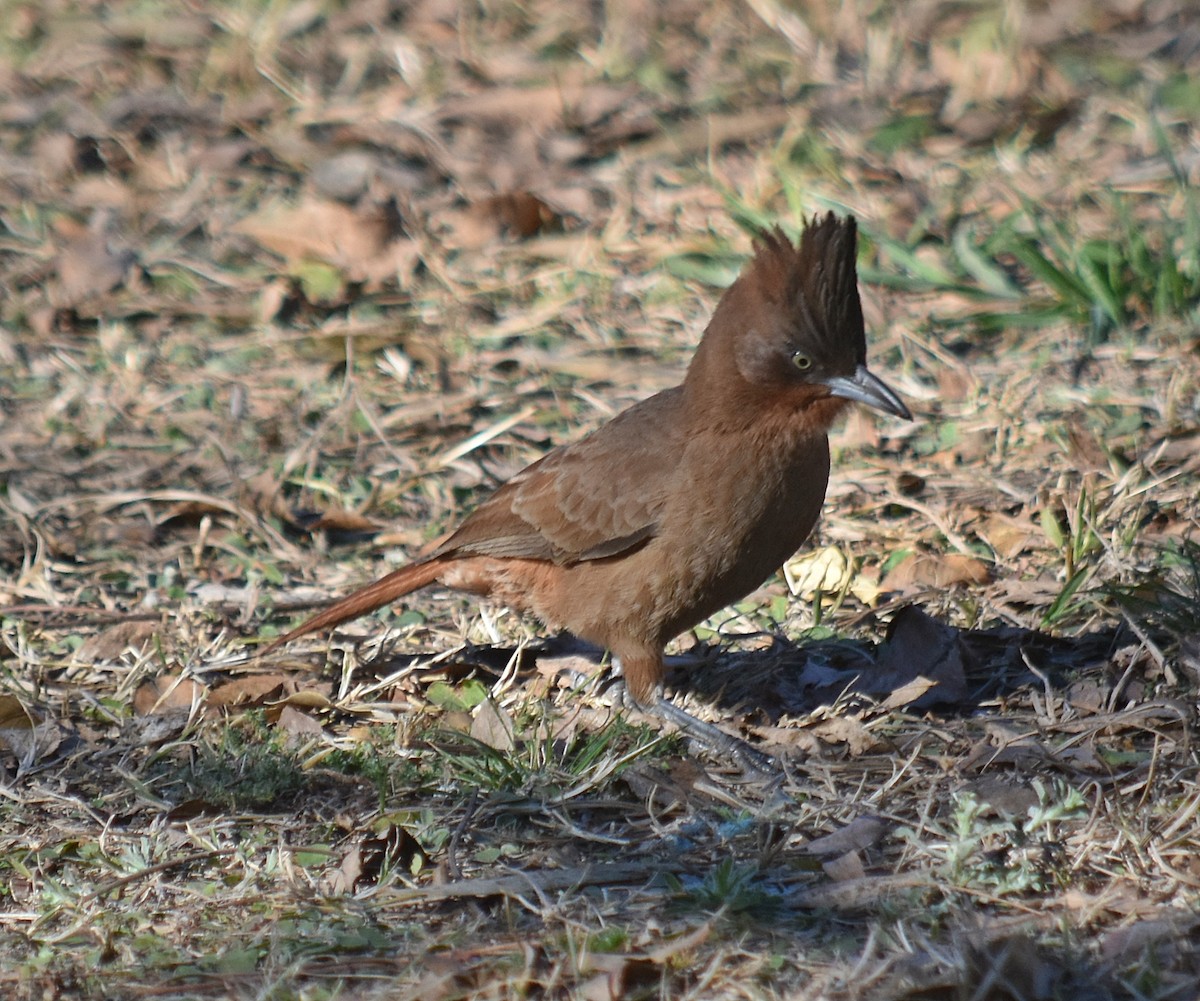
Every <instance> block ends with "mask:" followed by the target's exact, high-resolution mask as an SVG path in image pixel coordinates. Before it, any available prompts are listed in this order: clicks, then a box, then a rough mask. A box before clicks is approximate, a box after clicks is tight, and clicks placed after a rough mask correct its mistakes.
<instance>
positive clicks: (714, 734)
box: [609, 679, 780, 778]
mask: <svg viewBox="0 0 1200 1001" xmlns="http://www.w3.org/2000/svg"><path fill="white" fill-rule="evenodd" d="M609 691H610V692H611V693H613V694H614V695H616V696H617V698H616V699H615V701H616V702H618V703H624V705H625V706H626V707H627V708H630V709H638V710H640V711H641V712H645V713H650V714H651V715H654V716H657V717H658V718H659V719H660V720H663V721H665V722H667V723H670V724H671V725H672V726H675V727H677V728H678V729H679V730H681V731H683V733H684V734H685V735H686V736H687V737H690V738H691V739H692V740H694V741H695V742H696V743H697V744H699V745H700V746H701V747H704V748H705V749H706V750H708V751H710V752H712V753H713V754H715V755H716V756H717V757H719V758H723V759H725V760H728V759H730V758H732V759H733V760H734V761H736V762H737V764H738V766H739V767H740V768H741V769H742V771H743V772H746V773H747V774H749V775H754V776H757V777H761V778H776V777H778V776H779V775H780V765H779V762H778V761H777V760H776V759H775V758H773V757H771V756H770V755H769V754H763V752H762V751H759V750H756V749H755V748H753V747H751V746H750V745H749V744H748V743H746V741H744V740H742V739H741V738H740V737H735V736H734V735H733V734H731V733H726V732H725V731H724V730H722V729H721V728H720V727H718V726H714V725H713V724H712V723H709V722H706V721H705V720H702V719H699V718H698V717H696V716H693V715H692V714H691V713H689V712H688V711H687V710H685V709H680V708H679V706H677V705H675V703H674V702H672V701H671V700H670V699H668V698H667V697H666V696H665V695H663V694H662V693H661V692H659V693H657V694H656V695H655V696H654V697H653V700H652V701H647V702H646V703H645V704H643V703H641V702H639V701H638V700H637V699H635V698H634V697H633V695H632V694H631V693H630V691H629V689H628V688H627V687H626V686H625V683H624V682H623V681H621V680H620V679H617V680H615V681H614V682H613V684H612V686H611V687H610V689H609Z"/></svg>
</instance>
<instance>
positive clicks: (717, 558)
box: [534, 441, 828, 648]
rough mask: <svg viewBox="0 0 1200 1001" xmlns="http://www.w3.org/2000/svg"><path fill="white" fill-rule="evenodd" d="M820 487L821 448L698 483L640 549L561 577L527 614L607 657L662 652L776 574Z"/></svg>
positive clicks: (804, 533) (813, 513) (824, 468)
mask: <svg viewBox="0 0 1200 1001" xmlns="http://www.w3.org/2000/svg"><path fill="white" fill-rule="evenodd" d="M821 444H822V445H823V444H824V442H823V441H822V442H821ZM827 482H828V453H827V451H825V449H824V448H822V449H820V450H818V451H817V452H816V454H810V455H809V456H807V457H806V460H805V461H804V462H803V463H794V464H788V465H787V466H784V467H782V468H776V469H774V470H769V471H767V472H766V473H764V471H763V470H762V469H759V470H757V471H756V474H755V475H754V476H750V475H747V476H729V475H721V476H716V477H714V478H712V479H710V480H709V481H708V482H705V481H704V480H703V479H701V478H697V479H696V480H695V481H694V482H692V483H691V484H689V490H688V491H686V492H681V493H680V494H679V498H680V499H679V501H678V502H677V503H676V504H675V505H674V507H673V508H672V509H669V510H668V511H667V512H665V514H664V518H663V522H662V524H661V526H660V530H659V532H658V533H657V534H656V535H655V536H654V537H653V538H651V539H650V540H649V541H648V542H647V543H646V544H645V545H643V546H642V547H641V548H640V549H637V550H636V551H634V552H628V553H624V554H621V555H618V556H613V557H609V558H607V559H603V560H588V561H584V562H580V563H577V564H574V565H571V566H566V567H562V568H559V569H560V571H561V572H560V573H559V574H556V575H555V578H556V579H555V580H554V581H553V583H552V586H550V587H548V588H547V590H546V591H545V592H544V593H543V595H541V596H539V601H538V602H536V604H537V605H539V606H540V607H537V608H535V609H534V611H535V612H537V614H538V615H539V616H541V617H542V618H543V619H546V620H547V621H551V622H554V623H555V624H557V625H561V626H563V627H564V628H566V629H569V630H570V631H571V632H573V633H575V634H576V635H579V636H582V637H583V638H585V639H588V640H591V641H592V642H596V643H600V644H603V645H605V646H607V647H610V648H612V647H614V646H618V647H619V645H620V640H621V639H622V638H633V637H637V638H638V639H641V640H648V641H650V642H652V643H658V644H662V643H665V642H666V641H667V640H669V639H670V638H672V637H673V636H676V635H678V634H679V633H681V632H683V631H684V630H685V629H689V628H691V627H692V626H694V625H696V624H697V623H699V622H702V621H703V620H704V619H706V618H708V617H709V616H710V615H712V614H713V613H715V612H717V611H719V610H720V609H722V608H724V607H725V606H726V605H729V604H731V603H732V602H735V601H737V600H738V599H740V598H743V597H745V596H746V595H747V594H749V593H750V592H751V591H753V590H754V589H755V588H757V587H758V586H760V585H761V584H762V583H763V581H764V580H766V579H767V577H769V576H770V575H771V574H772V573H774V572H775V571H776V570H778V569H779V568H780V567H781V566H782V565H783V563H784V561H785V560H787V558H788V557H789V556H791V555H792V554H793V553H794V552H795V551H796V550H797V549H798V548H799V547H800V545H801V543H803V542H804V540H805V539H806V538H807V537H808V534H809V532H810V531H811V530H812V527H813V525H814V523H815V522H816V520H817V516H818V514H819V513H820V509H821V504H822V502H823V501H824V497H825V486H826V483H827ZM547 583H548V584H549V583H551V582H550V581H548V582H547Z"/></svg>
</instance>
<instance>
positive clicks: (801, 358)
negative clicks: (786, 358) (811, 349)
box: [792, 351, 813, 372]
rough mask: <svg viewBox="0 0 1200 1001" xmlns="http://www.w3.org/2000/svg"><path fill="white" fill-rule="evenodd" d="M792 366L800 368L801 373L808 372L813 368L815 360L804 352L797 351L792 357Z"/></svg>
mask: <svg viewBox="0 0 1200 1001" xmlns="http://www.w3.org/2000/svg"><path fill="white" fill-rule="evenodd" d="M792 364H793V365H795V366H796V368H798V369H799V370H800V371H801V372H807V371H808V370H809V369H810V368H812V367H813V360H812V359H811V358H810V357H809V356H808V355H806V354H805V353H804V352H803V351H797V352H796V353H795V354H794V355H792Z"/></svg>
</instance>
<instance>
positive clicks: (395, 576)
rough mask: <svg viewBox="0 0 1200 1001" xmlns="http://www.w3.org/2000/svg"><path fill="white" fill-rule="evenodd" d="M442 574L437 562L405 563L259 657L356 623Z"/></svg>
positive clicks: (356, 592) (298, 628)
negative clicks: (338, 627)
mask: <svg viewBox="0 0 1200 1001" xmlns="http://www.w3.org/2000/svg"><path fill="white" fill-rule="evenodd" d="M441 571H442V561H441V560H436V559H433V560H428V561H425V562H422V563H409V564H408V565H407V566H403V567H401V568H400V569H399V570H393V571H392V572H391V573H390V574H388V575H387V576H386V577H380V578H379V580H377V581H375V582H374V583H373V584H368V585H366V587H360V588H359V589H358V590H357V591H354V592H352V593H350V594H348V595H346V597H344V598H343V599H342V600H341V601H335V602H334V603H333V604H332V605H330V606H329V607H328V608H326V609H325V610H324V611H323V612H318V613H317V614H316V615H314V616H313V617H312V618H311V619H308V620H306V621H304V622H302V623H300V625H298V626H297V627H296V628H295V629H293V630H292V631H291V632H288V633H284V634H283V635H282V636H280V637H279V639H277V640H275V641H274V642H273V643H271V644H269V645H268V646H267V647H266V648H265V649H264V650H263V651H262V654H261V655H260V656H265V655H266V654H269V653H271V652H272V651H274V650H277V649H279V647H281V646H283V645H284V644H285V643H290V642H291V641H292V640H294V639H299V638H300V637H301V636H307V635H308V634H309V633H315V632H317V630H319V629H329V628H330V627H332V626H340V625H341V624H342V623H343V622H349V621H350V620H351V619H357V618H359V617H360V616H362V615H366V614H367V613H369V612H373V611H375V609H377V608H382V607H383V606H384V605H390V604H391V603H392V602H393V601H395V600H396V599H397V598H403V597H404V596H405V595H406V594H409V593H410V592H412V591H416V590H418V589H419V588H422V587H424V586H425V585H426V584H432V583H433V582H434V581H435V580H437V578H438V574H440V573H441Z"/></svg>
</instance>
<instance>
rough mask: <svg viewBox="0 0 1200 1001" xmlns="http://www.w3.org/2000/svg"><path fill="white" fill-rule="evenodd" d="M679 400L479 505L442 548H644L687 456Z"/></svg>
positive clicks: (572, 554)
mask: <svg viewBox="0 0 1200 1001" xmlns="http://www.w3.org/2000/svg"><path fill="white" fill-rule="evenodd" d="M679 396H680V394H679V393H678V392H677V391H676V390H669V391H667V392H665V393H660V394H659V395H658V396H654V397H651V398H650V399H648V400H645V401H643V402H642V403H640V404H638V405H637V406H636V407H633V408H632V409H630V410H627V411H626V412H625V413H623V414H621V415H620V416H619V417H617V418H616V419H615V420H613V421H611V422H610V423H608V424H605V425H604V426H602V427H601V428H600V429H599V430H597V431H595V432H593V433H592V434H591V435H589V436H588V437H586V438H582V439H581V440H579V441H577V442H574V443H573V444H570V445H567V446H564V447H562V448H558V449H555V450H554V451H553V452H550V453H549V454H548V455H546V456H545V457H544V458H542V459H541V460H539V461H538V462H535V463H534V464H533V465H532V466H530V467H529V468H527V469H525V470H523V471H522V472H520V473H518V474H517V475H516V476H514V477H513V478H512V479H511V480H509V481H508V482H507V483H506V484H504V486H502V487H501V488H500V489H499V490H497V491H496V493H494V494H493V495H492V496H491V497H490V498H488V500H486V501H485V502H484V503H483V504H482V505H480V506H479V507H478V508H476V510H475V511H474V513H472V514H471V516H470V517H469V518H467V520H466V521H464V522H463V524H462V526H461V527H460V528H459V529H458V531H457V532H455V533H454V534H453V535H452V536H451V537H450V538H449V539H447V540H446V541H445V543H443V544H442V546H440V547H439V549H438V554H439V555H440V554H449V553H456V554H462V555H468V554H469V555H479V556H502V557H513V558H519V559H534V560H550V561H553V562H555V563H577V562H581V561H584V560H596V559H603V558H605V557H608V556H616V555H618V554H619V553H623V552H627V551H628V550H630V549H633V548H635V547H637V546H639V545H641V544H642V543H644V542H645V541H646V540H647V539H649V538H651V537H652V536H653V535H654V534H655V532H656V530H657V528H658V520H659V518H660V516H661V514H662V511H663V508H664V506H665V504H666V498H667V497H668V496H669V486H670V484H671V482H672V480H673V478H674V472H675V469H676V467H677V465H678V463H679V460H680V458H681V455H682V453H683V448H682V442H680V441H675V440H673V438H674V437H675V435H674V434H673V431H672V430H671V429H674V428H678V426H679V422H678V421H677V420H675V419H674V414H673V413H672V411H673V410H674V409H675V408H677V407H678V406H679V402H680V401H679ZM639 413H640V414H641V416H640V417H638V416H635V415H636V414H639Z"/></svg>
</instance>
